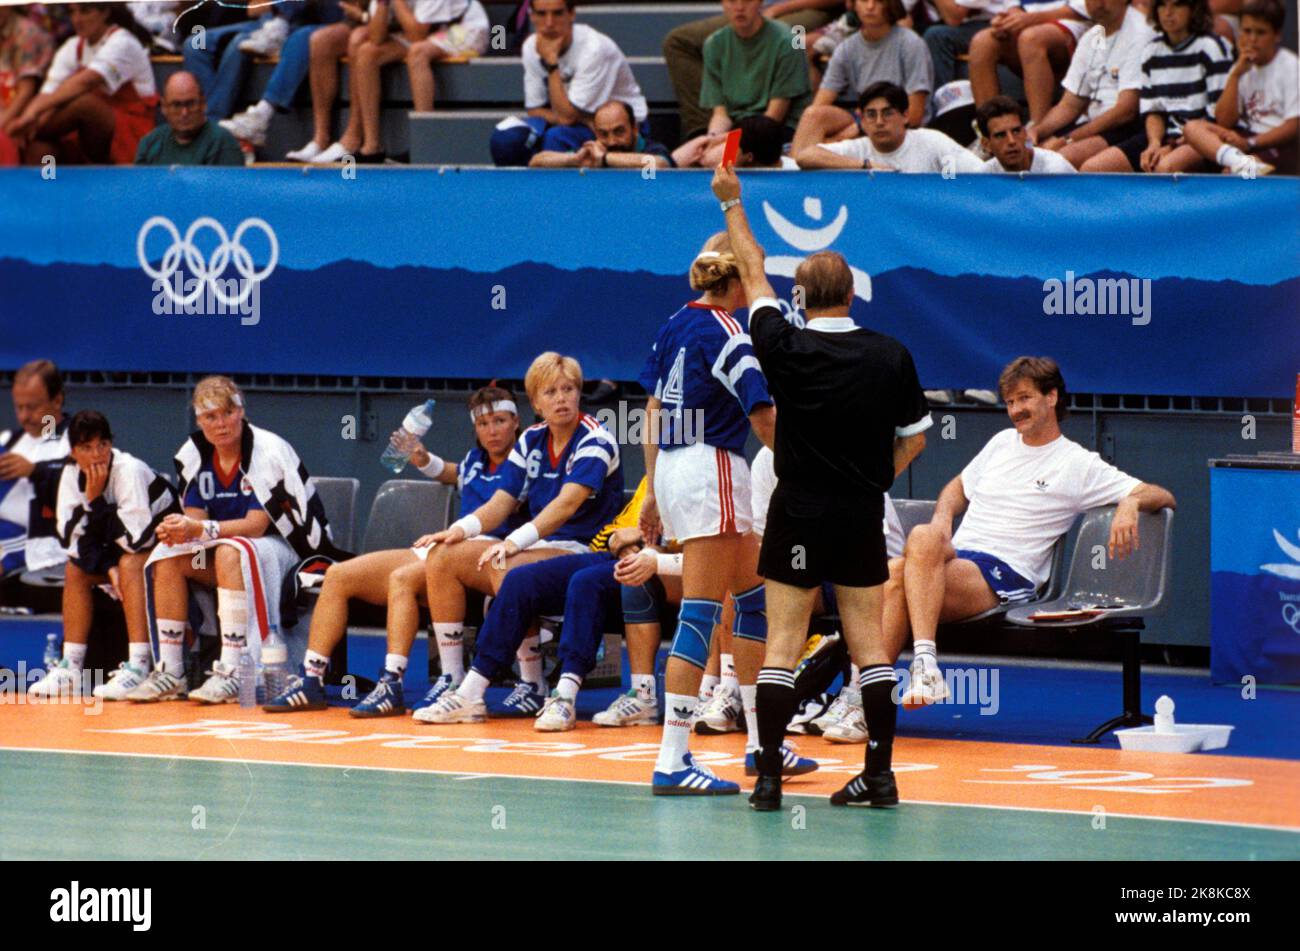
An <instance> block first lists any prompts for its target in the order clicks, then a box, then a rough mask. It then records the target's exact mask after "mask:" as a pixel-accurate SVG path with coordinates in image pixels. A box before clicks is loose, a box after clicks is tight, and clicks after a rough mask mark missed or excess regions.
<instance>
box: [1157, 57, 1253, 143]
mask: <svg viewBox="0 0 1300 951" xmlns="http://www.w3.org/2000/svg"><path fill="white" fill-rule="evenodd" d="M1231 69H1232V50H1231V48H1230V47H1229V46H1228V43H1227V41H1225V40H1224V39H1223V37H1221V36H1216V35H1214V34H1205V35H1201V36H1191V37H1188V38H1187V39H1186V40H1184V41H1183V42H1182V43H1181V44H1180V45H1178V46H1170V45H1169V41H1168V39H1167V38H1165V37H1164V36H1163V35H1161V36H1158V37H1157V38H1156V39H1154V40H1152V41H1151V42H1150V43H1148V44H1147V47H1146V49H1145V50H1144V51H1143V54H1142V92H1141V101H1142V114H1143V115H1147V114H1148V113H1153V112H1154V113H1161V114H1163V115H1164V116H1165V119H1166V121H1167V122H1168V129H1167V130H1166V134H1168V135H1178V134H1179V133H1181V132H1182V129H1183V126H1184V125H1185V124H1186V123H1188V122H1190V121H1191V120H1192V119H1207V118H1212V117H1213V115H1214V110H1213V106H1214V104H1215V102H1217V101H1218V99H1219V94H1220V93H1222V92H1223V87H1224V86H1225V85H1227V82H1228V72H1229V71H1230V70H1231Z"/></svg>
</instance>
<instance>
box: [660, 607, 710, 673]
mask: <svg viewBox="0 0 1300 951" xmlns="http://www.w3.org/2000/svg"><path fill="white" fill-rule="evenodd" d="M720 617H722V602H720V601H708V600H706V599H704V598H685V599H683V601H682V610H681V613H680V614H678V616H677V633H676V634H675V635H674V636H673V646H672V650H671V651H670V652H669V656H671V657H678V658H681V659H682V660H684V661H686V662H687V663H688V664H692V665H693V666H695V667H698V668H700V669H701V670H703V669H704V667H705V666H706V665H707V664H708V662H709V643H710V642H711V641H712V640H713V626H714V625H715V624H717V623H718V619H719V618H720Z"/></svg>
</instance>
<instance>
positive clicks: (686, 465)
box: [655, 442, 754, 542]
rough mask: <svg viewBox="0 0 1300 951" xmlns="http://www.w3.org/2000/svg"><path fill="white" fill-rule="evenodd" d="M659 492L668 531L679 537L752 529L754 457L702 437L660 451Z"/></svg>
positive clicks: (742, 532)
mask: <svg viewBox="0 0 1300 951" xmlns="http://www.w3.org/2000/svg"><path fill="white" fill-rule="evenodd" d="M655 498H656V500H657V501H658V503H659V518H660V520H661V521H662V522H663V525H664V537H665V538H672V539H675V540H676V541H679V542H684V541H688V540H690V539H692V538H710V537H712V536H714V535H726V534H732V533H735V534H740V535H747V534H749V532H750V531H751V529H752V528H753V525H754V522H753V518H752V517H751V515H750V488H749V463H747V462H746V461H745V457H744V456H741V455H738V454H736V453H734V452H728V451H727V450H725V449H717V448H715V447H713V446H707V445H705V444H704V443H702V442H697V443H694V444H692V445H689V446H681V447H679V448H676V449H670V450H667V451H662V452H660V453H659V456H658V459H657V461H656V462H655Z"/></svg>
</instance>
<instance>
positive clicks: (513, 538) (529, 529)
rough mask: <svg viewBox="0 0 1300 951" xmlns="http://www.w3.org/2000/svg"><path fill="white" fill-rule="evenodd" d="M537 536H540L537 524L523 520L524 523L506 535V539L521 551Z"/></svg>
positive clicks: (535, 539)
mask: <svg viewBox="0 0 1300 951" xmlns="http://www.w3.org/2000/svg"><path fill="white" fill-rule="evenodd" d="M539 538H541V536H540V535H538V534H537V526H536V525H534V524H533V523H532V522H524V524H522V525H520V526H519V527H518V528H516V529H515V530H514V531H513V532H511V533H510V534H509V535H507V536H506V541H508V542H510V543H512V544H513V545H514V546H515V547H516V548H518V549H519V550H520V551H523V550H524V549H525V548H527V547H528V546H529V545H531V544H533V543H534V542H536V541H537V540H538V539H539Z"/></svg>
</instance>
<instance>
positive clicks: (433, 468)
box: [418, 450, 447, 479]
mask: <svg viewBox="0 0 1300 951" xmlns="http://www.w3.org/2000/svg"><path fill="white" fill-rule="evenodd" d="M426 451H427V450H426ZM445 468H447V463H446V462H445V461H444V460H443V459H442V457H441V456H436V455H434V454H433V453H429V461H428V462H426V463H425V464H424V465H422V466H420V467H418V471H419V472H420V473H421V474H422V475H426V476H428V477H429V478H430V479H436V478H438V476H440V475H442V470H443V469H445Z"/></svg>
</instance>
